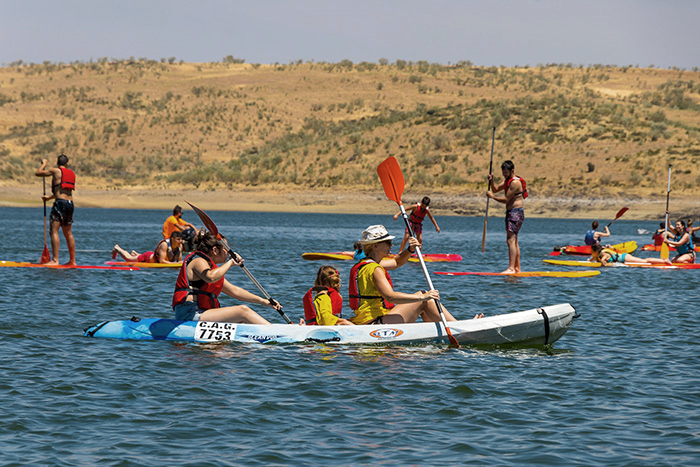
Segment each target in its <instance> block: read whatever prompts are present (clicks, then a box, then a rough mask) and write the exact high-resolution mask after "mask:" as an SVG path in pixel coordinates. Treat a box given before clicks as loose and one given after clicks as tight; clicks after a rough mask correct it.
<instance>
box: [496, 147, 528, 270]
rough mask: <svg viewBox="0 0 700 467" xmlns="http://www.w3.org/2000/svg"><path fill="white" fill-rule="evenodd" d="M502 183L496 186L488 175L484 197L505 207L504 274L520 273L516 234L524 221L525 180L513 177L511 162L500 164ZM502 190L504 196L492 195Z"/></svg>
mask: <svg viewBox="0 0 700 467" xmlns="http://www.w3.org/2000/svg"><path fill="white" fill-rule="evenodd" d="M501 172H502V173H503V178H504V180H503V182H501V183H499V184H498V185H496V184H495V183H494V180H493V174H489V187H490V188H491V190H489V191H487V192H486V196H487V197H489V198H491V199H493V200H495V201H498V202H499V203H503V204H505V205H506V243H507V244H508V269H506V270H505V271H503V273H504V274H512V273H514V272H520V245H519V244H518V232H520V228H521V227H522V225H523V221H524V220H525V211H524V209H523V200H524V199H525V198H527V188H526V187H525V180H523V179H522V178H520V177H517V176H515V165H514V164H513V162H512V161H509V160H508V161H505V162H503V164H501ZM501 190H503V193H504V194H505V196H503V197H499V196H496V195H495V194H494V193H498V192H499V191H501Z"/></svg>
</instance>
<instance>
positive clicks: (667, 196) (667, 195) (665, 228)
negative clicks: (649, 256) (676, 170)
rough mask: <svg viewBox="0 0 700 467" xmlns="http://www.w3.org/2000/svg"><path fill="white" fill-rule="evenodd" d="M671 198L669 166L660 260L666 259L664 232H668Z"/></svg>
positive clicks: (669, 169)
mask: <svg viewBox="0 0 700 467" xmlns="http://www.w3.org/2000/svg"><path fill="white" fill-rule="evenodd" d="M670 196H671V166H670V165H669V166H668V186H667V187H666V223H665V224H664V242H663V243H662V244H661V255H660V256H661V259H668V257H669V256H670V254H669V251H668V243H666V232H667V231H668V230H667V229H668V199H669V198H670Z"/></svg>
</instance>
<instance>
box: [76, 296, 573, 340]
mask: <svg viewBox="0 0 700 467" xmlns="http://www.w3.org/2000/svg"><path fill="white" fill-rule="evenodd" d="M575 313H576V310H575V309H574V307H573V306H571V305H570V304H568V303H562V304H559V305H552V306H545V307H542V308H536V309H532V310H526V311H519V312H514V313H507V314H502V315H495V316H487V317H484V318H480V319H467V320H462V321H451V322H448V326H449V328H450V331H451V332H452V335H453V336H454V337H455V338H456V339H457V341H458V342H459V343H460V344H465V345H479V344H486V345H488V344H491V345H499V344H523V345H547V344H551V343H553V342H554V341H556V340H557V339H559V338H560V337H561V336H563V335H564V333H566V331H567V330H568V329H569V327H570V326H571V323H572V322H573V320H574V317H575ZM84 335H85V336H87V337H110V338H115V339H137V340H169V341H190V342H244V343H254V342H257V343H263V344H267V343H278V344H282V343H284V344H287V343H304V342H312V343H317V342H322V343H327V344H362V345H365V344H380V345H392V344H398V345H407V344H425V343H444V344H448V343H449V341H448V339H447V336H446V333H445V328H444V327H443V325H442V323H440V322H438V323H423V322H418V323H407V324H376V325H362V326H298V325H294V324H266V325H260V324H235V323H219V322H213V321H179V320H174V319H159V318H143V319H142V318H135V317H134V318H132V319H130V320H122V321H105V322H102V323H99V324H96V325H94V326H90V327H89V328H87V329H85V334H84Z"/></svg>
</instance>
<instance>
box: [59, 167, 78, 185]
mask: <svg viewBox="0 0 700 467" xmlns="http://www.w3.org/2000/svg"><path fill="white" fill-rule="evenodd" d="M59 169H61V189H63V190H75V172H73V171H72V170H71V169H66V168H65V167H59Z"/></svg>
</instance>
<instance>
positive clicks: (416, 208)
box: [394, 196, 440, 251]
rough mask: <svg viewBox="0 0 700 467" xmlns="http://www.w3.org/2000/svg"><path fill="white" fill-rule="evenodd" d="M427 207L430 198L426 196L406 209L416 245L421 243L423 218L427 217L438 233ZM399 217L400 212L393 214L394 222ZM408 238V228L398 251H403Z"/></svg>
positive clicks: (438, 230)
mask: <svg viewBox="0 0 700 467" xmlns="http://www.w3.org/2000/svg"><path fill="white" fill-rule="evenodd" d="M429 205H430V198H429V197H428V196H424V197H423V199H422V200H421V202H420V203H416V204H413V205H411V206H409V207H408V208H407V209H406V214H408V222H409V224H411V228H412V229H413V233H414V234H415V235H416V238H417V239H418V243H420V244H422V243H423V219H425V216H428V219H430V220H431V221H432V223H433V225H435V231H436V232H437V233H440V227H438V225H437V222H436V221H435V218H434V217H433V214H432V213H431V212H430V208H429V207H428V206H429ZM400 215H401V211H399V212H397V213H396V214H394V220H396V219H398V218H399V216H400ZM408 237H410V234H409V233H408V228H406V232H405V233H404V235H403V240H402V241H401V246H400V247H399V251H403V248H404V247H405V246H406V242H408Z"/></svg>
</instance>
